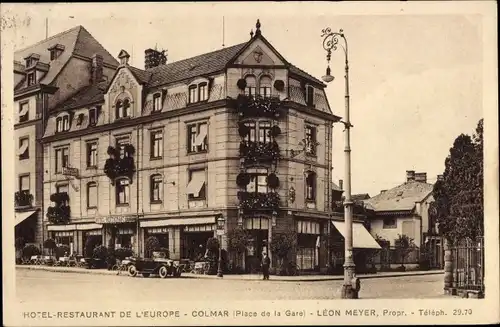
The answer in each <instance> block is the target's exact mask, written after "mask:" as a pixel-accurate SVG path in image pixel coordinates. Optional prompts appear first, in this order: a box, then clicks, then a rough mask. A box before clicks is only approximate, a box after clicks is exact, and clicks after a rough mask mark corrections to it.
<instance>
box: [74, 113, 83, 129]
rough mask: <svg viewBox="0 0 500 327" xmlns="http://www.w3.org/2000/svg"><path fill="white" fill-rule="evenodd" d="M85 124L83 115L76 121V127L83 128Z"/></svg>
mask: <svg viewBox="0 0 500 327" xmlns="http://www.w3.org/2000/svg"><path fill="white" fill-rule="evenodd" d="M82 123H83V114H79V115H78V118H77V119H76V126H81V125H82Z"/></svg>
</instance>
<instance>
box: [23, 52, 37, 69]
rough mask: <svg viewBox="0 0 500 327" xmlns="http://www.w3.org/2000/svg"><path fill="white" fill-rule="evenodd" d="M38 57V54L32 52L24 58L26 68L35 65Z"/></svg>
mask: <svg viewBox="0 0 500 327" xmlns="http://www.w3.org/2000/svg"><path fill="white" fill-rule="evenodd" d="M39 59H40V55H38V54H36V53H32V54H30V55H29V56H28V57H26V58H24V60H26V68H30V67H32V66H34V65H36V63H37V62H38V60H39Z"/></svg>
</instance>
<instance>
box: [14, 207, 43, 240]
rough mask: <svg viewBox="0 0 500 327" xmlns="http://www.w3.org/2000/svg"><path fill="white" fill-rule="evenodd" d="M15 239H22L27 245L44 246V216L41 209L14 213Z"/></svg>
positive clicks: (20, 210) (28, 209) (29, 209)
mask: <svg viewBox="0 0 500 327" xmlns="http://www.w3.org/2000/svg"><path fill="white" fill-rule="evenodd" d="M14 218H15V219H14V223H15V227H14V235H15V238H16V239H17V238H19V237H22V238H23V239H24V242H25V243H26V244H35V245H38V246H41V244H42V233H41V226H42V215H41V210H40V209H39V208H33V207H30V208H26V209H17V210H16V211H15V213H14Z"/></svg>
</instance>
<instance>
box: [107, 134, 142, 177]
mask: <svg viewBox="0 0 500 327" xmlns="http://www.w3.org/2000/svg"><path fill="white" fill-rule="evenodd" d="M134 153H135V148H134V146H133V145H131V144H127V145H126V146H125V149H124V155H123V156H121V155H120V151H119V150H118V149H115V148H114V147H112V146H110V147H108V155H109V156H110V157H109V158H108V159H107V160H106V163H105V164H104V173H105V174H106V176H108V178H109V179H110V180H111V184H114V181H115V179H116V178H118V177H128V178H129V179H130V180H132V177H133V175H134V173H135V171H136V169H135V161H134V158H133V155H134Z"/></svg>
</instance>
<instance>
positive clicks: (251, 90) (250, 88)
mask: <svg viewBox="0 0 500 327" xmlns="http://www.w3.org/2000/svg"><path fill="white" fill-rule="evenodd" d="M245 81H246V82H247V86H246V88H245V95H247V96H254V95H255V94H256V93H257V87H256V86H257V83H256V81H255V76H247V77H245Z"/></svg>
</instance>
